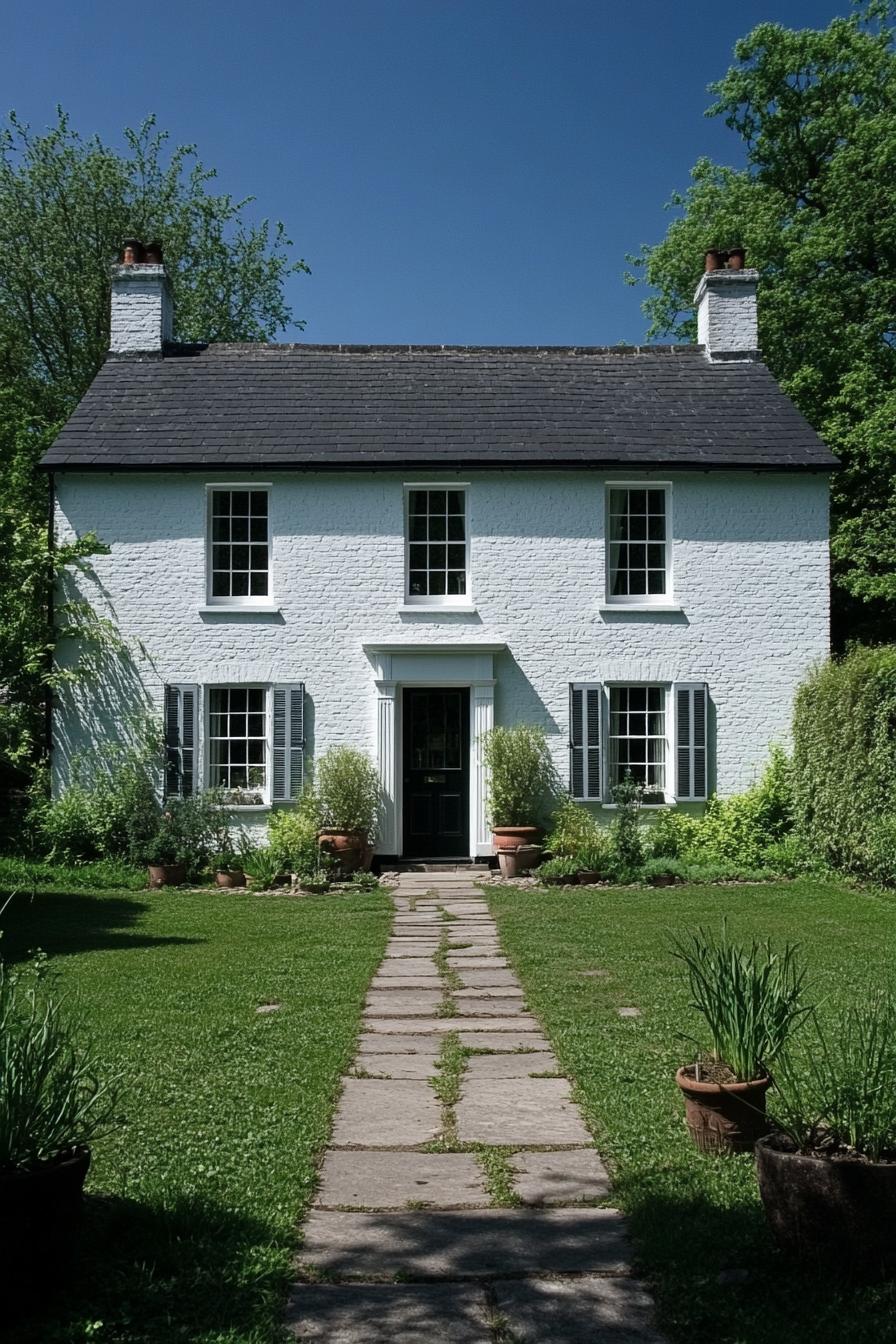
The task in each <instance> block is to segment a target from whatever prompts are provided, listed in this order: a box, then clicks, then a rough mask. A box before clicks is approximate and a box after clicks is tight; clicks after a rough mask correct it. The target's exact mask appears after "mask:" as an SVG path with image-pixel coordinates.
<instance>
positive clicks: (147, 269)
mask: <svg viewBox="0 0 896 1344" xmlns="http://www.w3.org/2000/svg"><path fill="white" fill-rule="evenodd" d="M172 321H173V310H172V306H171V289H170V287H169V284H168V277H167V276H166V274H165V268H164V266H147V265H139V266H113V268H112V312H111V325H110V331H109V349H110V350H113V351H115V353H116V354H138V353H147V352H149V351H153V350H161V348H162V343H163V342H164V341H170V340H171V331H172Z"/></svg>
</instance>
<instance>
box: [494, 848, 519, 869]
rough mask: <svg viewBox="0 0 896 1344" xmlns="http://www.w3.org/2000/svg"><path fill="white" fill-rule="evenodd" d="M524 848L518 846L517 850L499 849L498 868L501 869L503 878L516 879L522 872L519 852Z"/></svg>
mask: <svg viewBox="0 0 896 1344" xmlns="http://www.w3.org/2000/svg"><path fill="white" fill-rule="evenodd" d="M521 848H522V846H521V845H518V846H517V848H516V849H499V850H498V866H499V867H500V869H501V876H502V877H516V876H517V874H518V873H519V871H520V861H519V852H520V849H521Z"/></svg>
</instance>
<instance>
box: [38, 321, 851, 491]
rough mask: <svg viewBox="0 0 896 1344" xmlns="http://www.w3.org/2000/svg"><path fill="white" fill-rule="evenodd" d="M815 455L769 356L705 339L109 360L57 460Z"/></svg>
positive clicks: (728, 459)
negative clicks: (722, 348) (731, 355)
mask: <svg viewBox="0 0 896 1344" xmlns="http://www.w3.org/2000/svg"><path fill="white" fill-rule="evenodd" d="M455 464H456V465H457V466H458V467H461V468H467V467H472V466H482V467H502V466H530V467H559V466H564V467H566V466H583V465H590V464H595V465H598V464H599V465H625V466H639V465H650V466H656V465H662V466H664V467H684V466H696V467H777V468H794V467H808V468H816V469H827V468H830V467H832V466H834V465H835V464H836V459H835V458H834V457H833V456H832V454H831V453H829V452H828V450H827V449H826V448H825V446H824V445H823V444H822V442H821V440H820V439H819V438H818V436H817V435H816V434H815V432H814V430H812V429H811V428H810V426H809V425H808V423H807V422H806V421H805V420H804V419H803V417H802V416H801V415H800V413H799V412H798V411H797V410H796V408H795V407H794V406H793V404H792V403H791V401H790V400H789V398H788V397H786V396H785V395H784V393H783V392H782V391H781V390H780V388H779V387H778V385H777V384H776V382H775V380H774V379H773V378H772V376H771V374H770V373H769V371H768V369H767V368H766V367H765V365H764V364H762V363H760V362H758V361H755V362H726V363H710V362H709V361H708V360H707V359H706V357H705V355H704V353H703V351H702V348H701V347H699V346H647V347H643V348H642V347H634V348H625V347H610V348H601V349H594V348H587V349H586V348H556V347H550V348H538V347H532V348H529V347H515V348H509V349H502V348H496V347H488V348H473V347H444V346H410V347H409V346H319V345H210V346H207V347H180V348H174V349H172V350H171V351H170V352H166V354H165V356H164V357H155V358H152V357H146V358H136V359H135V358H133V357H131V358H118V359H115V358H110V359H109V360H107V362H106V363H105V364H104V365H103V367H102V369H100V371H99V373H98V374H97V376H96V378H95V380H94V382H93V384H92V385H91V387H90V389H89V390H88V392H87V394H86V395H85V397H84V399H83V401H82V402H81V404H80V405H79V407H78V409H77V410H76V411H75V413H74V415H73V416H72V417H71V419H70V420H69V422H68V424H67V425H66V426H65V428H64V429H63V430H62V433H61V434H60V435H59V437H58V439H57V440H56V442H55V443H54V444H53V446H52V448H51V449H50V450H49V452H48V453H47V455H46V456H45V458H44V461H43V465H44V466H46V467H48V468H56V469H58V468H65V467H70V468H80V469H83V468H87V469H105V470H108V469H110V468H113V469H114V468H121V467H127V468H133V469H138V470H140V469H142V470H146V469H161V468H172V467H173V468H181V467H201V468H204V469H206V470H208V469H209V468H214V467H226V468H231V467H237V466H239V467H247V468H251V467H262V468H265V469H269V468H273V467H287V468H289V467H298V468H306V469H307V468H320V469H323V470H331V469H334V468H356V469H357V468H362V469H368V468H387V467H393V468H401V469H406V468H409V467H422V468H425V467H450V466H454V465H455Z"/></svg>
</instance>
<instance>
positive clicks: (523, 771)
mask: <svg viewBox="0 0 896 1344" xmlns="http://www.w3.org/2000/svg"><path fill="white" fill-rule="evenodd" d="M482 750H483V757H484V759H485V764H486V767H487V769H488V772H489V785H488V814H489V822H490V824H491V826H492V827H498V826H535V825H537V824H539V823H540V822H541V821H542V820H543V818H544V816H545V815H546V814H547V813H549V812H550V811H551V809H552V804H553V802H554V799H555V798H556V796H557V793H558V779H557V772H556V770H555V768H554V763H553V760H552V758H551V753H550V751H549V749H548V744H547V739H546V737H545V735H544V730H543V729H542V728H537V727H535V726H534V725H532V724H527V723H519V724H516V725H515V726H514V727H513V728H493V729H492V730H491V732H489V733H486V734H485V736H484V738H483V748H482Z"/></svg>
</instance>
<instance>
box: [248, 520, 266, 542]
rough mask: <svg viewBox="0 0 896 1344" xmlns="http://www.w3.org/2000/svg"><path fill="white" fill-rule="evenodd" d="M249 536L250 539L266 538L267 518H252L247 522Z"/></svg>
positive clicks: (259, 539) (264, 539)
mask: <svg viewBox="0 0 896 1344" xmlns="http://www.w3.org/2000/svg"><path fill="white" fill-rule="evenodd" d="M249 538H250V540H251V541H264V542H267V539H268V520H267V518H252V519H251V520H250V522H249Z"/></svg>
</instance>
